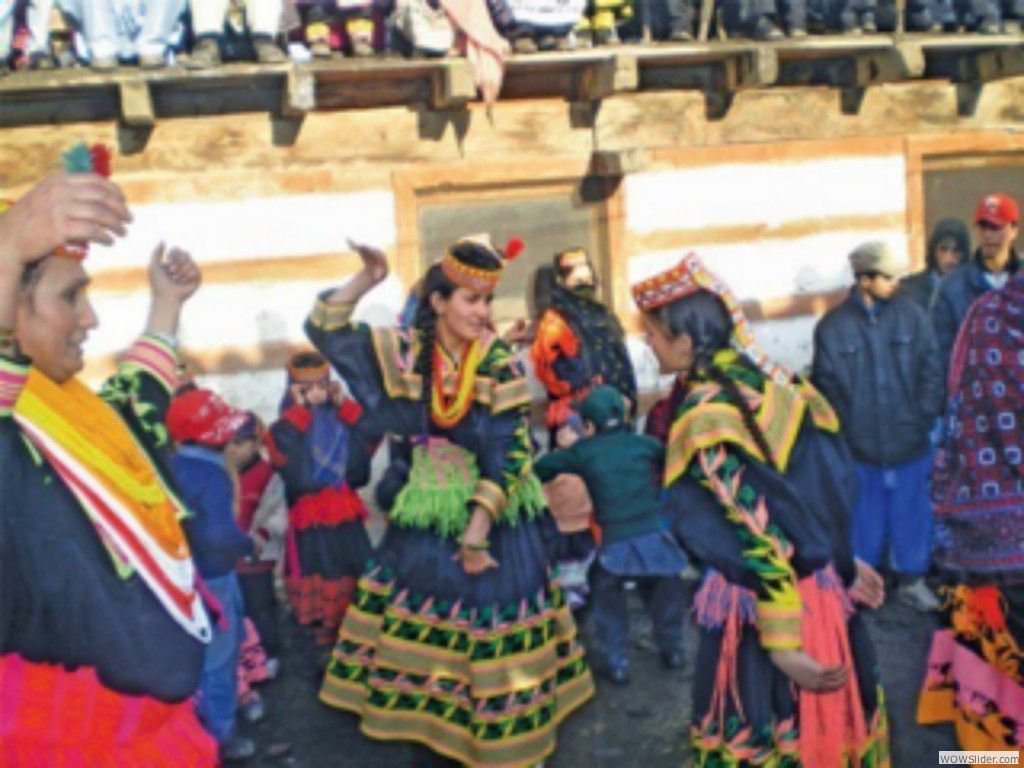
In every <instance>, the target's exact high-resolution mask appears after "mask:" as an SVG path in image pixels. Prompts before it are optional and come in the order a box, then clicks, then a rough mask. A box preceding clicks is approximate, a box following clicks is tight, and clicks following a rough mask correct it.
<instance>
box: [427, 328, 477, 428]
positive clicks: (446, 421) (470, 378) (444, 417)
mask: <svg viewBox="0 0 1024 768" xmlns="http://www.w3.org/2000/svg"><path fill="white" fill-rule="evenodd" d="M481 357H482V352H481V348H480V342H479V341H474V342H473V343H471V344H469V345H468V346H467V347H466V348H465V349H464V350H463V352H462V359H461V360H460V361H459V367H458V371H457V372H456V378H455V394H454V396H452V397H449V396H448V395H446V394H445V392H444V353H443V352H442V351H441V345H440V344H435V345H434V357H433V376H432V377H431V378H432V381H431V385H432V386H431V390H432V391H431V393H430V416H431V418H432V419H433V420H434V423H435V424H437V426H439V427H441V428H442V429H452V428H454V427H455V425H456V424H458V423H459V422H460V421H462V419H463V417H465V415H466V414H467V413H469V407H470V406H471V405H472V403H473V390H474V389H475V384H476V369H477V366H478V365H479V364H480V359H481Z"/></svg>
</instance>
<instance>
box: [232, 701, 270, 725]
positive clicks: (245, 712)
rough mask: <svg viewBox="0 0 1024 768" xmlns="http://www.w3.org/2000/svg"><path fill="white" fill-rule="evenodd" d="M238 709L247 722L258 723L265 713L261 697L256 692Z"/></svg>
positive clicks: (265, 709)
mask: <svg viewBox="0 0 1024 768" xmlns="http://www.w3.org/2000/svg"><path fill="white" fill-rule="evenodd" d="M239 709H240V710H241V714H242V719H243V720H245V722H247V723H258V722H259V721H260V720H262V719H263V718H264V717H266V715H267V708H266V706H265V705H264V704H263V699H262V698H260V696H259V695H258V694H257V695H254V696H253V697H252V698H251V699H250V700H249V701H247V702H246V703H245V704H244V705H242V706H241V707H239Z"/></svg>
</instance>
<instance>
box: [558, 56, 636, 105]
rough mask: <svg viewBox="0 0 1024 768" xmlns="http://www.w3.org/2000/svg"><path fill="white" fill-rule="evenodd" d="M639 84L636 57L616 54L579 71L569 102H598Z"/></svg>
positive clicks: (634, 88) (633, 88) (633, 89)
mask: <svg viewBox="0 0 1024 768" xmlns="http://www.w3.org/2000/svg"><path fill="white" fill-rule="evenodd" d="M639 84H640V76H639V70H638V68H637V59H636V56H634V55H630V54H625V53H624V54H618V55H614V56H608V57H606V58H604V59H599V60H597V61H594V62H591V63H589V64H588V65H586V66H584V67H583V68H581V69H580V70H579V73H578V75H577V79H576V87H575V89H574V93H573V95H572V97H571V99H570V100H571V101H576V102H580V101H583V102H586V101H600V100H601V99H604V98H607V97H608V96H611V95H612V94H615V93H619V92H622V91H635V90H636V89H637V87H638V86H639Z"/></svg>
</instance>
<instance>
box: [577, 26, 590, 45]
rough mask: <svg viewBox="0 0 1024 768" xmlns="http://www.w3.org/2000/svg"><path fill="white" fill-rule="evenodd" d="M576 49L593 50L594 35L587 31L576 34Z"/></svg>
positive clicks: (583, 30) (582, 30)
mask: <svg viewBox="0 0 1024 768" xmlns="http://www.w3.org/2000/svg"><path fill="white" fill-rule="evenodd" d="M576 47H577V48H593V47H594V33H593V31H592V30H589V29H581V30H579V31H578V32H576Z"/></svg>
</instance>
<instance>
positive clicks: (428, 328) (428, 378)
mask: <svg viewBox="0 0 1024 768" xmlns="http://www.w3.org/2000/svg"><path fill="white" fill-rule="evenodd" d="M448 252H449V253H450V254H451V255H452V256H454V257H455V258H456V259H458V260H459V261H461V262H462V263H464V264H467V265H469V266H471V267H475V268H477V269H485V270H487V271H489V272H491V271H493V272H497V271H498V270H500V269H501V268H502V260H501V256H500V255H498V254H497V253H495V252H493V251H491V250H489V249H487V248H485V247H484V246H482V245H480V244H478V243H475V242H472V241H470V240H460V241H459V242H457V243H455V245H453V246H451V247H450V248H449V249H448ZM456 288H458V286H457V285H456V284H455V283H453V282H452V281H451V280H450V279H449V278H448V276H447V275H446V274H445V273H444V270H443V269H441V266H440V264H434V265H432V266H431V267H430V269H428V270H427V273H426V274H425V275H424V276H423V280H422V287H421V288H420V300H419V304H418V305H417V307H416V319H415V320H414V321H413V327H414V328H415V329H416V331H417V332H418V334H419V342H420V348H419V352H418V353H417V355H416V361H415V362H414V364H413V370H414V371H415V372H416V373H418V374H419V375H420V376H421V377H422V380H423V390H422V392H421V393H420V401H421V402H422V403H423V408H424V411H423V412H424V424H423V431H424V433H426V432H427V431H428V428H429V421H430V419H429V415H430V390H431V387H432V386H433V378H434V366H433V365H432V363H433V355H434V344H435V343H436V342H437V313H436V312H435V311H434V307H433V305H432V304H431V303H430V298H431V296H433V295H434V294H435V293H436V294H439V295H440V296H441V298H442V299H445V300H447V299H450V298H451V296H452V294H453V293H455V289H456Z"/></svg>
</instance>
